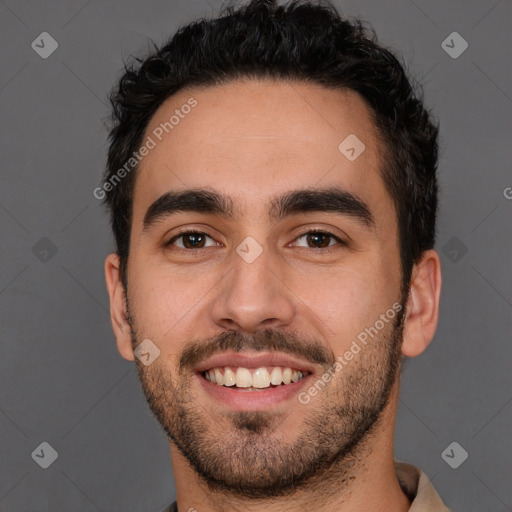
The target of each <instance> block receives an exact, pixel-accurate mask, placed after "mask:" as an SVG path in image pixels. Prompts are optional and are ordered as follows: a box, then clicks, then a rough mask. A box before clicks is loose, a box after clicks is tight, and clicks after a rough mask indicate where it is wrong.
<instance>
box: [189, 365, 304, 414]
mask: <svg viewBox="0 0 512 512" xmlns="http://www.w3.org/2000/svg"><path fill="white" fill-rule="evenodd" d="M196 376H197V377H198V379H199V382H200V383H201V385H202V386H203V388H204V389H205V391H206V392H207V393H209V394H210V396H212V397H213V398H215V399H216V400H218V401H219V402H223V403H225V404H227V405H229V406H230V407H231V408H232V409H235V410H237V411H257V410H261V409H268V408H269V407H272V406H273V405H276V404H279V403H281V402H284V401H285V400H290V399H291V398H293V397H294V396H295V395H296V394H297V393H298V392H299V391H300V390H301V388H303V387H305V386H307V384H308V382H309V380H310V379H311V378H312V377H313V375H312V374H311V373H310V374H308V375H306V376H305V377H303V378H302V379H301V380H299V381H298V382H292V383H290V384H281V385H280V386H276V387H270V388H264V389H259V390H250V389H249V388H237V387H235V386H229V387H228V386H219V385H218V384H214V383H213V382H210V381H209V380H206V379H205V378H204V377H203V376H202V375H201V374H196Z"/></svg>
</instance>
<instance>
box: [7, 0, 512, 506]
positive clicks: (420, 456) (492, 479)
mask: <svg viewBox="0 0 512 512" xmlns="http://www.w3.org/2000/svg"><path fill="white" fill-rule="evenodd" d="M339 5H341V7H342V9H343V11H344V13H345V14H347V15H350V16H362V17H363V18H365V19H367V20H369V21H370V22H371V23H372V24H373V25H374V26H375V28H376V30H377V34H378V35H379V37H380V40H381V42H382V43H384V44H386V45H390V46H391V47H393V48H395V49H397V50H400V51H401V52H402V53H403V56H404V59H405V61H406V62H407V64H408V66H409V68H410V70H411V72H412V73H413V74H414V75H415V76H416V77H417V78H418V79H419V80H420V81H421V82H423V84H424V87H425V92H426V100H427V105H428V106H429V107H430V108H433V109H434V111H435V112H436V113H437V114H438V115H439V118H440V120H441V143H442V154H441V161H440V168H439V177H440V185H441V198H440V199H441V216H440V221H439V231H438V233H439V235H438V242H437V249H438V251H439V252H440V254H441V258H442V268H443V274H444V283H443V292H442V302H441V318H440V324H439V328H438V331H437V334H436V336H435V339H434V341H433V343H432V344H431V346H430V347H429V348H428V350H427V351H426V353H424V354H423V355H422V356H420V357H418V358H415V359H411V360H409V361H408V366H407V367H406V369H405V372H404V379H403V384H402V394H401V400H400V407H399V412H398V419H397V429H396V457H397V458H398V459H400V460H405V461H408V462H411V463H413V464H416V465H418V466H419V467H421V468H422V469H423V470H424V471H425V472H426V473H427V474H428V475H429V476H430V477H431V479H433V482H434V485H435V486H436V488H437V490H438V492H439V493H440V495H441V496H442V497H443V499H444V501H445V502H446V503H447V505H449V506H451V507H453V508H454V509H455V510H458V511H467V512H471V511H475V512H476V511H495V512H504V511H507V510H512V493H511V485H510V483H511V478H510V477H511V473H512V472H511V469H512V457H511V455H512V446H511V439H512V437H511V428H510V427H511V421H510V420H511V416H512V405H511V401H512V387H511V364H510V363H511V343H510V341H511V339H510V327H511V307H512V287H511V273H510V262H511V258H510V256H511V250H510V249H511V236H510V234H511V233H510V227H511V222H510V220H511V211H512V200H510V199H507V197H505V195H506V190H507V187H511V186H512V176H511V173H510V169H511V152H510V146H511V144H510V141H511V95H512V93H511V83H510V82H511V73H510V63H511V62H512V58H511V44H510V43H511V41H510V39H511V11H512V9H511V7H512V3H511V2H510V1H506V0H501V1H495V0H493V1H487V2H484V1H478V2H476V1H451V2H442V1H440V0H439V1H420V0H414V1H412V0H411V1H393V2H389V1H387V2H383V1H371V2H369V1H368V2H367V1H364V2H363V1H350V2H349V1H341V2H339ZM219 6H220V2H217V1H215V0H188V1H184V0H183V1H173V2H170V1H147V2H143V1H111V0H109V1H99V0H92V1H91V0H89V1H87V0H80V1H78V0H77V1H66V2H63V1H60V2H55V1H47V2H46V1H45V2H34V1H21V0H6V1H1V2H0V38H1V41H0V52H1V54H0V55H1V56H0V61H1V62H0V64H1V65H0V73H1V74H0V108H1V126H0V134H1V146H0V150H1V155H0V165H1V178H2V186H1V196H0V222H1V229H2V235H1V237H2V243H1V251H2V253H1V265H0V269H1V270H0V272H1V275H0V301H1V336H2V340H1V346H0V350H1V353H0V432H1V434H0V510H2V511H5V512H14V511H16V512H21V511H36V512H39V511H47V510H50V511H63V512H64V511H66V512H67V511H71V512H81V511H84V512H94V511H103V512H115V511H123V512H130V511H137V512H140V511H148V512H152V511H154V512H158V511H160V510H161V509H162V508H163V507H164V506H165V505H167V504H168V503H169V502H170V501H171V500H172V499H173V498H174V484H173V474H172V470H171V463H170V456H169V452H168V446H167V442H166V439H165V436H164V435H163V433H162V431H161V430H160V429H159V427H158V425H157V423H156V420H154V419H153V418H152V416H151V415H150V413H149V409H148V408H147V406H146V403H145V400H144V398H143V395H142V392H141V391H140V390H139V385H138V381H137V379H136V373H135V367H134V366H133V365H132V364H131V363H129V362H127V361H125V360H123V359H122V358H121V356H120V355H119V354H118V352H117V349H116V347H115V340H114V336H113V334H112V330H111V325H110V319H109V315H108V297H107V293H106V289H105V284H104V275H103V260H104V257H105V255H106V254H107V253H108V252H110V250H111V249H112V247H113V243H112V239H111V236H110V231H109V226H108V221H107V216H106V214H105V211H104V210H103V208H102V206H101V205H100V203H99V201H98V200H97V199H95V198H94V197H93V195H92V190H93V189H94V187H96V186H97V185H98V183H99V182H100V179H101V173H102V170H103V167H104V162H105V155H106V148H107V145H106V129H105V126H104V123H105V121H106V120H107V116H108V115H109V110H108V107H107V100H106V94H107V92H108V90H109V89H110V88H111V86H112V85H113V84H114V82H115V80H116V79H117V78H118V77H119V76H120V69H121V67H122V63H123V59H126V58H128V57H129V55H130V54H133V53H136V54H138V55H144V54H145V52H146V49H147V47H148V43H147V40H148V39H147V38H148V37H151V38H152V39H154V40H155V41H156V42H158V43H161V42H163V41H164V39H166V38H167V36H168V35H170V34H171V33H172V32H173V31H174V30H175V29H176V28H177V27H178V26H179V25H182V24H184V23H187V22H190V21H192V20H193V19H195V18H197V17H199V16H204V15H212V14H214V13H215V12H216V11H217V9H218V7H219ZM43 31H46V32H49V33H50V34H51V35H52V37H53V38H55V39H56V40H57V42H58V44H59V47H58V49H57V50H56V51H55V53H53V54H52V55H51V56H50V57H49V58H48V59H42V58H41V57H40V56H39V55H38V54H37V53H36V52H35V51H34V50H33V49H32V48H31V43H32V41H33V40H35V39H36V37H37V36H38V35H39V34H40V33H41V32H43ZM453 31H457V32H459V33H460V34H461V35H462V37H463V38H464V39H465V40H466V41H467V42H468V43H469V47H468V49H467V50H466V51H465V52H464V53H463V54H462V55H461V56H460V57H459V58H457V59H453V58H451V57H450V56H449V55H448V54H447V53H446V52H445V51H444V49H443V48H442V47H441V43H442V41H443V40H445V38H446V37H447V36H448V35H449V34H450V33H452V32H453ZM508 190H510V189H508ZM504 191H505V193H504ZM511 195H512V194H509V197H510V196H511ZM41 239H43V240H41ZM48 240H49V241H50V242H49V241H48ZM55 251H56V252H55ZM43 441H46V442H48V443H49V444H50V445H51V446H52V447H53V448H54V449H55V450H56V451H57V452H58V458H57V460H56V461H55V462H54V463H53V464H52V465H51V466H50V467H49V468H48V469H42V468H41V467H39V465H38V464H36V462H35V461H34V460H33V458H32V457H31V454H32V452H33V451H34V450H35V449H36V448H37V447H38V446H39V445H40V443H41V442H43ZM453 441H456V442H458V443H459V444H460V445H461V446H462V447H463V448H464V449H465V450H466V451H467V452H468V453H469V457H468V459H467V460H466V461H465V462H464V463H462V464H461V465H460V466H459V467H458V468H457V469H452V468H451V467H450V466H449V465H448V464H447V463H446V462H445V460H443V458H442V456H441V454H442V452H443V451H444V450H445V448H446V447H447V446H448V445H449V444H450V443H452V442H453ZM459 456H460V452H457V450H456V452H455V458H457V457H459Z"/></svg>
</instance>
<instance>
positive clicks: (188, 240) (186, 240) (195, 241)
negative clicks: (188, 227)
mask: <svg viewBox="0 0 512 512" xmlns="http://www.w3.org/2000/svg"><path fill="white" fill-rule="evenodd" d="M207 238H210V239H211V240H212V238H211V237H210V236H208V235H207V234H206V233H201V232H199V231H187V232H185V233H180V234H179V235H177V236H175V237H173V238H171V240H169V242H168V243H167V244H166V245H168V246H169V245H176V246H177V247H179V248H180V249H204V248H205V247H211V245H210V246H207V245H205V244H206V239H207ZM180 239H181V241H180V243H175V242H176V241H178V240H180ZM212 245H215V243H214V244H212Z"/></svg>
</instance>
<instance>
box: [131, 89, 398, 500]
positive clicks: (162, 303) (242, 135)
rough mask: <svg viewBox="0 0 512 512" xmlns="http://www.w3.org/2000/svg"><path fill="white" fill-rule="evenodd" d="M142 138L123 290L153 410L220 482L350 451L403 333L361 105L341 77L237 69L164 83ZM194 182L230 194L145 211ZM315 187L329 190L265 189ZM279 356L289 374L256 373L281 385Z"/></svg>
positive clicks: (323, 462)
mask: <svg viewBox="0 0 512 512" xmlns="http://www.w3.org/2000/svg"><path fill="white" fill-rule="evenodd" d="M192 96H193V97H194V98H195V99H196V100H197V105H196V106H195V107H194V108H193V109H192V110H191V111H190V113H188V114H186V115H184V116H183V118H181V116H180V120H179V123H177V124H175V125H174V127H173V129H172V131H170V133H169V134H165V132H164V135H165V136H164V137H162V140H161V141H158V139H157V138H156V137H155V135H154V133H155V132H154V130H155V129H157V128H158V127H159V125H160V124H161V123H165V122H168V121H169V119H170V117H171V116H172V115H173V114H175V110H176V109H180V108H181V107H182V105H184V104H186V103H187V101H188V100H189V98H191V97H192ZM186 110H188V109H186ZM182 112H183V110H182ZM156 133H159V132H156ZM148 135H149V136H151V137H152V138H153V139H154V140H155V141H156V142H157V144H156V147H154V148H153V149H151V150H150V152H149V154H148V155H147V156H146V157H145V158H144V160H143V161H142V162H141V165H140V168H139V170H138V171H137V173H138V174H137V180H136V184H135V190H134V199H133V219H132V228H131V243H130V256H129V261H128V273H127V281H128V294H127V296H128V299H129V306H130V314H131V319H132V322H131V325H132V327H133V333H132V334H133V340H134V341H135V342H136V343H140V342H142V341H143V340H145V339H149V340H151V342H152V343H154V344H155V345H156V346H157V347H158V349H159V350H160V356H159V357H158V358H157V359H156V360H155V361H154V362H153V363H152V364H151V365H149V366H144V365H143V364H142V363H140V362H138V363H137V364H138V370H139V375H140V378H141V382H142V384H143V388H144V391H145V393H146V396H147V398H148V401H149V403H150V405H151V407H152V409H153V411H154V412H155V414H156V416H157V418H158V419H159V421H160V422H161V424H162V426H163V427H164V428H165V429H166V431H167V432H168V434H169V435H170V436H171V438H172V439H173V441H174V443H175V444H176V445H177V446H178V448H179V449H180V451H181V453H182V454H183V455H184V456H185V457H186V458H187V459H188V460H189V461H190V462H191V464H192V466H193V467H194V468H195V469H196V471H197V472H198V473H199V474H200V475H202V476H203V477H204V478H205V479H206V480H207V481H209V482H210V484H211V485H214V486H217V487H221V488H224V489H225V490H227V489H230V490H231V491H232V492H234V493H239V494H245V495H247V496H258V495H267V496H268V495H270V494H274V495H278V494H280V493H281V494H282V493H285V492H286V491H287V490H288V489H290V488H291V487H292V486H293V483H295V484H297V483H300V482H305V481H307V479H308V478H309V477H312V476H313V475H315V474H316V475H317V476H318V475H319V474H320V473H321V472H322V471H325V470H327V468H329V467H330V466H332V465H333V463H334V462H335V461H338V462H339V461H340V460H345V461H347V465H348V460H349V457H348V454H349V453H351V452H352V453H353V452H354V451H355V449H356V447H357V446H363V445H364V441H365V439H367V438H368V436H369V435H371V434H370V429H371V427H372V426H375V425H376V422H377V420H378V418H379V415H380V413H381V411H382V410H383V409H384V408H385V406H386V404H387V400H388V398H389V393H390V391H391V389H392V387H393V384H394V383H395V380H394V377H395V375H396V373H397V368H398V366H399V359H400V342H401V329H400V325H398V319H399V318H400V317H401V316H402V315H401V314H400V315H397V316H396V318H395V319H394V320H390V318H392V317H391V316H390V315H389V311H390V310H392V307H393V304H396V303H400V304H402V305H403V302H402V299H403V298H402V297H401V296H400V284H401V273H400V264H399V261H400V260H399V242H398V230H397V221H396V214H395V209H394V206H393V203H392V201H391V198H390V196H389V194H388V193H387V191H386V189H385V186H384V183H383V181H382V178H381V171H380V169H381V167H382V165H383V163H384V162H383V161H382V158H383V157H382V153H381V152H380V150H381V145H380V144H381V143H380V142H379V140H378V139H377V137H376V130H375V127H374V125H373V123H372V121H371V119H370V115H369V109H368V107H367V106H366V104H365V103H364V101H363V100H362V99H361V98H360V96H358V95H357V94H356V93H354V92H351V91H334V90H329V89H325V88H323V87H320V86H311V85H304V84H298V83H293V84H287V83H284V82H280V83H269V82H266V83H265V82H257V81H246V82H243V83H241V82H238V83H232V84H229V85H224V86H220V87H211V88H207V89H205V90H203V91H196V90H194V91H185V90H184V91H180V92H179V93H178V94H176V95H174V96H173V97H171V98H170V99H169V100H167V101H166V102H165V103H164V104H163V105H162V106H161V107H160V109H159V110H158V111H157V112H156V114H155V116H154V117H153V119H152V120H151V122H150V125H149V126H148V128H147V130H146V135H145V138H144V139H146V136H148ZM353 135H355V136H356V137H357V138H358V139H359V140H360V141H361V142H362V143H363V144H364V146H365V148H364V151H363V152H362V153H361V154H360V155H359V156H357V153H358V149H360V148H361V147H362V146H358V144H360V143H359V142H357V140H356V139H354V138H353ZM349 136H351V138H349V139H348V141H347V143H345V145H342V146H341V149H339V147H338V146H339V145H340V143H341V142H342V141H344V140H345V139H346V138H347V137H349ZM354 141H355V142H354ZM351 147H354V149H355V151H352V150H351V149H350V148H351ZM354 155H356V156H357V158H355V159H354ZM348 157H350V158H348ZM199 188H201V189H203V190H206V189H208V190H209V191H211V192H212V193H213V194H218V195H222V196H225V197H226V198H228V199H227V201H225V202H224V203H225V204H223V205H221V206H224V207H225V208H224V209H225V210H227V211H226V212H224V213H222V212H221V211H213V212H212V211H209V210H211V208H210V207H206V206H205V205H204V204H202V207H201V208H199V207H198V206H199V205H198V201H197V200H196V201H192V202H191V201H189V202H188V203H187V204H188V206H187V207H186V208H185V209H182V210H180V211H173V212H172V213H169V212H168V211H167V210H168V207H169V203H167V204H166V202H165V201H164V200H160V202H159V206H158V207H156V206H153V208H151V206H152V205H153V204H154V203H155V201H157V200H158V199H159V198H161V197H162V196H163V195H164V194H167V193H177V192H184V191H186V190H189V189H199ZM326 189H333V190H338V191H340V192H341V193H344V194H345V196H344V198H342V199H344V200H339V198H337V197H334V196H332V197H330V198H325V197H323V196H321V197H320V200H318V197H319V196H315V195H314V194H310V195H309V196H307V195H306V196H303V197H302V198H300V197H299V198H298V200H295V201H293V200H289V201H287V202H286V201H285V202H283V201H281V202H279V198H280V197H281V196H284V195H286V194H288V195H291V194H292V193H294V192H297V191H307V190H316V191H319V190H322V191H324V190H326ZM194 197H196V198H197V197H199V195H198V194H196V195H195V196H194ZM210 197H211V196H210ZM292 199H293V198H292ZM171 206H172V203H171ZM214 210H215V209H214ZM217 210H219V209H218V208H217ZM148 211H149V212H152V214H148ZM166 211H167V213H166ZM155 212H156V213H157V215H155ZM145 218H146V224H147V225H146V227H144V219H145ZM190 231H198V232H200V234H197V233H196V234H190ZM187 233H188V235H187ZM180 235H183V236H181V237H180ZM387 312H388V315H387V316H386V313H387ZM402 313H403V311H402ZM381 315H384V316H386V318H387V320H386V321H385V322H384V321H382V318H383V317H382V316H381ZM379 320H380V322H379ZM376 326H377V328H376ZM369 328H373V331H371V332H372V335H371V336H370V335H369V334H368V332H369V331H365V329H369ZM363 332H366V333H367V336H366V344H364V343H362V342H361V340H362V339H363V338H364V335H363V336H360V335H361V333H363ZM358 336H359V338H358ZM354 340H359V341H358V346H359V348H360V350H359V351H357V354H355V355H354V357H353V358H351V359H350V360H348V358H347V357H344V355H345V354H346V352H347V351H350V349H351V347H352V348H353V347H354V345H353V342H354ZM355 352H356V350H355V349H354V348H353V353H355ZM336 358H338V361H340V360H342V359H340V358H343V360H344V361H345V363H343V365H342V366H343V367H342V369H340V368H339V366H333V365H334V363H335V361H336ZM276 368H278V369H276ZM287 368H289V369H291V370H292V377H293V380H292V382H290V383H288V384H285V383H281V384H279V385H277V384H276V385H270V387H267V386H268V380H269V379H270V378H271V377H272V375H273V378H274V379H276V380H275V381H276V382H278V381H279V380H280V379H281V382H282V381H283V380H284V381H289V373H290V371H289V370H288V369H287ZM329 368H330V369H331V373H330V375H331V378H330V379H325V377H324V379H323V384H324V385H318V381H319V380H322V375H324V374H325V372H326V371H328V370H329ZM257 369H260V370H258V371H256V370H257ZM264 369H265V370H264ZM333 370H334V371H333ZM295 371H297V372H298V371H302V372H303V374H304V377H303V378H302V379H300V380H298V381H297V382H293V381H294V380H297V378H298V377H300V373H293V372H295ZM266 372H268V375H267V373H266ZM210 374H212V375H217V376H216V380H217V381H218V380H219V374H220V375H222V378H223V379H225V380H226V381H227V382H226V384H231V383H232V382H233V380H235V382H238V384H240V386H242V385H248V386H250V387H238V386H237V384H235V385H231V386H228V385H219V383H214V382H212V381H211V380H212V377H210V376H209V375H210ZM237 379H238V380H237ZM315 384H317V387H316V390H317V392H316V393H315V392H314V391H313V392H311V393H309V392H308V390H310V389H311V388H312V387H314V386H315ZM257 386H263V387H261V388H259V387H257ZM347 467H348V466H347Z"/></svg>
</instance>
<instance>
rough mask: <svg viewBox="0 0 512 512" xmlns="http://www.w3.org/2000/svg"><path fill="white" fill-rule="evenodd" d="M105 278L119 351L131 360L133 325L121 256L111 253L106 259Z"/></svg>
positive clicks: (132, 355)
mask: <svg viewBox="0 0 512 512" xmlns="http://www.w3.org/2000/svg"><path fill="white" fill-rule="evenodd" d="M105 280H106V284H107V290H108V294H109V297H110V319H111V321H112V329H113V330H114V335H115V337H116V343H117V349H118V350H119V353H120V354H121V355H122V356H123V357H124V358H125V359H128V360H129V361H133V360H134V359H135V356H134V354H133V347H132V335H131V327H130V324H129V322H128V319H127V315H126V313H127V312H126V302H125V290H124V286H123V283H122V282H121V276H120V271H119V256H118V255H117V254H116V253H111V254H109V255H108V256H107V258H106V259H105Z"/></svg>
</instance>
